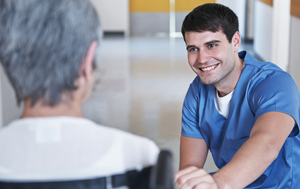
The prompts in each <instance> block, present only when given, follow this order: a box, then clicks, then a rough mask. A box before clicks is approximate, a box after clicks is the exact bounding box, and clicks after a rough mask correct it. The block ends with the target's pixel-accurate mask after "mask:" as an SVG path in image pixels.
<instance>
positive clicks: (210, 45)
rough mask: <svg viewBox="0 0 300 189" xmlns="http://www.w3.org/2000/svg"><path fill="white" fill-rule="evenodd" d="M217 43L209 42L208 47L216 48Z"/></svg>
mask: <svg viewBox="0 0 300 189" xmlns="http://www.w3.org/2000/svg"><path fill="white" fill-rule="evenodd" d="M215 46H216V45H215V44H209V45H208V48H214V47H215Z"/></svg>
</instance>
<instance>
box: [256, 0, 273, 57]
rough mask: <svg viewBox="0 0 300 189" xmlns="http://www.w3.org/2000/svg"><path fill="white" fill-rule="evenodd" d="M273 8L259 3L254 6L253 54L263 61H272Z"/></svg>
mask: <svg viewBox="0 0 300 189" xmlns="http://www.w3.org/2000/svg"><path fill="white" fill-rule="evenodd" d="M272 22H273V8H272V7H271V6H269V5H267V4H265V3H262V2H260V1H255V5H254V47H253V48H254V52H255V53H256V54H257V55H258V56H259V57H260V58H262V59H263V60H264V61H271V59H272V34H273V32H272V28H273V24H272Z"/></svg>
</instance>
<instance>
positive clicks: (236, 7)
mask: <svg viewBox="0 0 300 189" xmlns="http://www.w3.org/2000/svg"><path fill="white" fill-rule="evenodd" d="M216 2H217V3H220V4H223V5H225V6H227V7H229V8H230V9H231V10H233V12H234V13H235V14H236V15H237V17H238V18H239V30H240V34H241V37H242V38H244V37H245V20H246V17H245V12H246V0H217V1H216Z"/></svg>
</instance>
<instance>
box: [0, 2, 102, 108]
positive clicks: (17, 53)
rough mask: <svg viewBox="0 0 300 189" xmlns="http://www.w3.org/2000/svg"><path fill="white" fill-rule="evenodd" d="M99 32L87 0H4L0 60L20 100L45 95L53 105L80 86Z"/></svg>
mask: <svg viewBox="0 0 300 189" xmlns="http://www.w3.org/2000/svg"><path fill="white" fill-rule="evenodd" d="M99 34H100V23H99V19H98V15H97V13H96V10H95V9H94V7H93V6H92V4H91V3H90V2H89V1H88V0H1V1H0V61H1V63H2V66H3V68H4V70H5V72H6V74H7V76H8V78H9V80H10V82H11V84H12V86H13V88H14V90H15V92H16V97H17V101H18V104H20V102H22V101H24V100H26V99H31V102H32V103H31V105H32V106H33V105H34V104H35V103H36V102H37V101H38V100H41V99H43V103H44V104H47V105H50V106H54V105H56V104H57V103H59V102H61V100H62V98H61V97H62V94H63V93H69V92H71V91H73V90H75V89H76V86H75V85H74V81H75V80H76V78H78V77H79V70H80V66H81V63H82V60H83V58H84V57H85V55H86V52H87V50H88V48H89V46H90V44H91V43H92V41H94V40H96V41H99V37H100V36H99ZM94 66H95V65H94Z"/></svg>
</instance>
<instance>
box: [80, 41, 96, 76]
mask: <svg viewBox="0 0 300 189" xmlns="http://www.w3.org/2000/svg"><path fill="white" fill-rule="evenodd" d="M96 47H97V41H93V42H92V43H91V44H90V46H89V48H88V50H87V52H86V55H85V57H84V59H83V61H82V63H81V69H80V76H84V77H85V78H86V79H89V77H90V75H91V74H92V73H93V61H94V56H95V51H96Z"/></svg>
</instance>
